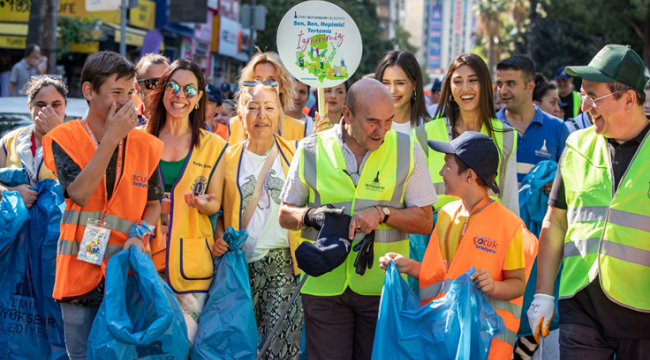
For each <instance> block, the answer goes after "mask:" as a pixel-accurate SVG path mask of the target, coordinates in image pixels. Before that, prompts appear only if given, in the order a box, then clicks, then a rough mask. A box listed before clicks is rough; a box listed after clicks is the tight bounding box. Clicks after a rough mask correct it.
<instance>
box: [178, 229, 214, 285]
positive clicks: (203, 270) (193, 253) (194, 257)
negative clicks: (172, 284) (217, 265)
mask: <svg viewBox="0 0 650 360" xmlns="http://www.w3.org/2000/svg"><path fill="white" fill-rule="evenodd" d="M180 242H181V243H180V250H181V254H180V258H181V264H180V265H181V266H180V267H181V275H182V276H183V278H184V279H186V280H207V279H211V278H212V276H213V271H214V265H213V262H214V259H213V258H212V249H211V248H210V245H209V243H208V239H207V238H200V239H188V238H185V239H184V238H181V239H180Z"/></svg>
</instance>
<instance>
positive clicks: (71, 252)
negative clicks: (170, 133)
mask: <svg viewBox="0 0 650 360" xmlns="http://www.w3.org/2000/svg"><path fill="white" fill-rule="evenodd" d="M52 141H55V142H56V143H57V145H59V146H60V147H61V149H63V151H65V152H66V154H68V156H70V158H71V159H72V160H73V161H74V162H75V163H76V164H77V165H79V167H80V168H81V169H82V170H83V169H84V167H86V165H88V163H89V162H90V159H91V158H92V157H93V155H94V154H95V152H96V148H95V144H94V142H93V140H92V139H91V137H90V135H89V134H88V132H87V131H86V129H85V128H84V126H83V125H82V124H81V121H79V120H75V121H69V122H66V123H65V124H62V125H59V126H57V127H56V128H55V129H54V130H52V131H50V132H49V133H48V134H47V135H45V136H44V137H43V154H44V162H45V166H47V167H48V168H49V169H50V170H52V171H55V172H56V166H55V164H54V157H53V156H52ZM163 146H164V145H163V143H162V141H160V140H158V139H156V138H155V137H153V136H151V135H149V134H146V133H144V132H143V131H131V132H130V133H129V135H128V136H127V137H126V142H125V143H124V163H123V170H122V176H121V177H120V179H119V184H118V186H117V189H115V191H114V192H113V194H112V196H111V198H110V200H109V202H108V206H106V200H105V197H106V193H105V190H104V180H103V179H102V181H101V182H100V184H99V186H97V188H96V189H95V191H94V192H93V194H92V195H91V197H90V199H89V200H88V203H87V204H86V205H85V206H83V207H81V206H79V205H77V204H75V203H74V202H73V201H72V200H71V199H65V202H66V207H65V212H64V213H63V217H62V218H61V236H60V237H59V241H58V246H57V257H56V279H55V282H54V293H53V294H52V296H53V297H54V298H55V299H59V300H60V299H62V298H65V297H73V296H79V295H83V294H86V293H88V292H90V291H91V290H93V289H94V288H96V287H97V285H99V283H100V282H101V280H102V278H103V277H104V275H105V271H106V265H107V264H108V259H110V257H111V256H113V255H115V254H116V253H118V252H119V251H120V250H122V247H123V246H124V243H125V242H126V240H127V237H128V234H129V232H130V231H131V228H132V227H133V224H134V223H135V222H136V221H138V220H141V219H142V214H143V212H144V209H145V207H146V205H147V192H148V191H147V190H148V183H149V177H150V176H151V175H152V174H153V172H154V171H155V169H156V167H157V166H158V163H159V162H160V157H161V156H162V152H163ZM105 208H106V210H105V212H104V222H106V223H109V224H110V225H111V234H110V237H109V240H108V245H107V247H106V252H105V254H104V261H103V263H102V265H101V266H98V265H93V264H90V263H87V262H84V261H81V260H77V254H78V253H79V246H80V244H81V240H82V238H83V233H84V231H85V229H86V224H87V222H88V219H100V218H101V215H102V211H103V210H104V209H105ZM146 248H147V251H149V245H148V244H147V245H146Z"/></svg>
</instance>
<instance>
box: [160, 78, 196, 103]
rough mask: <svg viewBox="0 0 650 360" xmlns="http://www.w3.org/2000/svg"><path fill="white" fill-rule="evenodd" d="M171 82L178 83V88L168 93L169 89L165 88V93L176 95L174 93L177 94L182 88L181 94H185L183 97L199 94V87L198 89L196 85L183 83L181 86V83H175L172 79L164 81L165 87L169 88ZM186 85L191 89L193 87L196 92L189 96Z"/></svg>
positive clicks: (189, 97)
mask: <svg viewBox="0 0 650 360" xmlns="http://www.w3.org/2000/svg"><path fill="white" fill-rule="evenodd" d="M172 83H173V84H176V85H178V90H177V91H175V92H174V91H172V92H171V93H170V92H169V91H167V90H165V93H167V94H169V95H176V94H178V93H179V92H180V91H181V90H183V95H185V97H186V98H187V99H192V98H195V97H196V96H198V95H199V89H198V88H197V87H196V86H194V85H185V86H181V84H179V83H177V82H176V81H174V80H170V81H169V82H168V83H166V84H165V89H169V88H170V87H169V85H171V84H172ZM188 87H191V88H192V89H194V90H195V91H196V93H195V94H194V95H192V96H189V91H188V90H187V88H188Z"/></svg>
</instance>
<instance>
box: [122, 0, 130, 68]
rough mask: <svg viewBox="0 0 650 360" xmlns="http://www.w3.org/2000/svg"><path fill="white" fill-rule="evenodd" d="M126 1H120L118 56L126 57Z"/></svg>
mask: <svg viewBox="0 0 650 360" xmlns="http://www.w3.org/2000/svg"><path fill="white" fill-rule="evenodd" d="M128 7H129V5H128V0H122V6H120V9H121V12H122V13H121V20H120V55H122V56H125V57H126V10H127V9H128Z"/></svg>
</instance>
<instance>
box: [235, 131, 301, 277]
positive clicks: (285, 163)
mask: <svg viewBox="0 0 650 360" xmlns="http://www.w3.org/2000/svg"><path fill="white" fill-rule="evenodd" d="M275 140H276V143H275V144H276V145H275V146H277V147H278V157H280V162H281V163H282V169H283V170H284V176H285V177H286V176H287V174H288V173H289V166H290V165H291V161H292V160H293V155H294V154H295V152H296V142H295V141H287V140H285V139H283V138H281V137H279V136H277V135H275ZM245 144H246V142H245V141H242V142H240V143H237V144H235V145H232V146H230V147H229V148H228V150H227V151H226V174H225V179H224V193H223V219H224V227H225V228H226V229H227V228H229V227H230V226H232V227H233V228H234V229H235V230H239V229H240V228H241V214H242V213H243V212H244V210H245V209H244V208H242V206H243V203H242V198H241V193H240V189H239V183H238V177H239V168H240V166H241V159H242V156H243V152H244V145H245ZM298 245H300V231H298V230H293V231H292V230H289V248H290V250H291V258H292V259H293V271H294V274H295V275H298V274H300V269H299V268H298V262H297V261H296V253H295V252H296V248H297V247H298Z"/></svg>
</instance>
